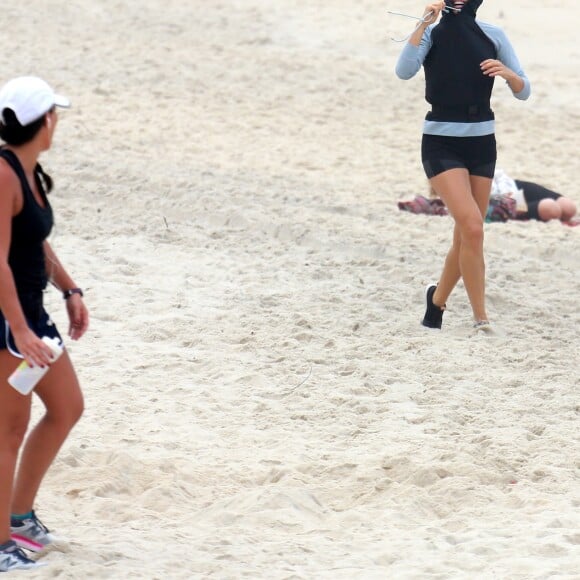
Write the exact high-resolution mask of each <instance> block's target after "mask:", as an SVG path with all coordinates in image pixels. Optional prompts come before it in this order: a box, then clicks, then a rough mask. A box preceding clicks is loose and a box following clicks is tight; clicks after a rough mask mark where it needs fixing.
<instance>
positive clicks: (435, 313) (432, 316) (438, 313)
mask: <svg viewBox="0 0 580 580" xmlns="http://www.w3.org/2000/svg"><path fill="white" fill-rule="evenodd" d="M436 289H437V284H429V286H427V289H426V290H425V301H426V302H427V310H426V311H425V316H424V317H423V321H422V322H421V324H422V325H423V326H426V327H427V328H441V324H442V322H443V313H444V312H445V307H443V308H439V306H437V305H435V304H433V294H435V290H436Z"/></svg>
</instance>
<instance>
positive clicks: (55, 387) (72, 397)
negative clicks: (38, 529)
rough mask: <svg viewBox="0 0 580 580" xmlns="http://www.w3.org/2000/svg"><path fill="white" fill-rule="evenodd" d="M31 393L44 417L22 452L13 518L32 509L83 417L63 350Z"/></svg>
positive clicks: (15, 489) (79, 395)
mask: <svg viewBox="0 0 580 580" xmlns="http://www.w3.org/2000/svg"><path fill="white" fill-rule="evenodd" d="M34 392H35V393H36V394H37V395H38V396H39V397H40V399H41V400H42V402H43V403H44V406H45V408H46V413H45V415H44V417H42V419H41V420H40V422H39V423H38V424H37V425H36V427H35V428H34V429H33V430H32V432H31V433H30V435H29V436H28V439H27V440H26V444H25V445H24V449H23V451H22V457H21V459H20V466H19V468H18V473H17V475H16V482H15V485H14V494H13V496H12V513H16V514H24V513H27V512H29V511H30V510H31V509H32V508H33V506H34V500H35V498H36V494H37V493H38V489H39V487H40V484H41V482H42V479H43V477H44V475H45V474H46V472H47V471H48V468H49V467H50V466H51V464H52V462H53V461H54V458H55V457H56V455H57V453H58V451H59V449H60V447H61V446H62V444H63V443H64V441H65V439H66V438H67V436H68V434H69V433H70V431H71V429H72V428H73V427H74V425H75V424H76V422H77V421H78V420H79V419H80V417H81V415H82V413H83V396H82V393H81V389H80V386H79V382H78V380H77V376H76V373H75V371H74V368H73V366H72V363H71V361H70V358H69V356H68V353H67V352H66V350H65V352H63V354H62V356H61V357H60V358H59V359H58V360H57V361H56V362H55V363H54V364H53V365H52V368H51V369H50V371H49V372H48V373H47V374H46V375H45V376H44V378H43V379H42V380H41V381H40V383H39V384H38V386H37V387H36V389H35V391H34Z"/></svg>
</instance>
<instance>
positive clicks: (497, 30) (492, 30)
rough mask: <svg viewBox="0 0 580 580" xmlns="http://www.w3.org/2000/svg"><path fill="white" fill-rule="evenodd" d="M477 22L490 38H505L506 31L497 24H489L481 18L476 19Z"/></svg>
mask: <svg viewBox="0 0 580 580" xmlns="http://www.w3.org/2000/svg"><path fill="white" fill-rule="evenodd" d="M477 24H478V25H479V28H481V30H483V32H485V33H486V34H487V35H488V36H491V37H492V38H506V33H505V32H504V30H503V28H502V27H501V26H498V25H497V24H491V23H489V22H484V21H483V20H478V21H477Z"/></svg>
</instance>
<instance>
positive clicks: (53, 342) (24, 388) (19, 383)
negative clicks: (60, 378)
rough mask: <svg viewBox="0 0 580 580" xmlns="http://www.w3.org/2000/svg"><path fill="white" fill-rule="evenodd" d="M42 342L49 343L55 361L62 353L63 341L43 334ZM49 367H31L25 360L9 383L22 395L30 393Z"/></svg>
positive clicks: (11, 376)
mask: <svg viewBox="0 0 580 580" xmlns="http://www.w3.org/2000/svg"><path fill="white" fill-rule="evenodd" d="M42 342H44V343H45V344H46V345H48V347H49V348H50V350H51V351H52V358H51V359H50V362H51V363H53V362H54V361H55V360H56V359H57V358H58V357H59V356H60V355H61V354H62V351H63V345H62V342H61V341H60V340H59V339H58V338H49V337H48V336H43V337H42ZM49 368H50V367H49V366H48V365H46V366H45V367H44V368H43V367H31V366H29V365H28V363H27V362H26V361H25V360H23V361H22V362H21V363H20V364H19V365H18V366H17V367H16V370H15V371H14V372H13V373H12V374H11V375H10V376H9V377H8V383H9V384H10V385H11V386H12V387H14V388H15V389H16V390H17V391H18V392H19V393H21V394H22V395H28V394H30V393H31V392H32V390H33V389H34V387H36V385H37V383H38V381H40V379H41V378H42V377H43V376H44V375H45V374H46V373H47V372H48V369H49Z"/></svg>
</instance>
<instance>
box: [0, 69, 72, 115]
mask: <svg viewBox="0 0 580 580" xmlns="http://www.w3.org/2000/svg"><path fill="white" fill-rule="evenodd" d="M55 105H56V106H57V107H70V101H69V100H68V99H67V98H66V97H63V96H61V95H57V94H56V93H55V92H54V91H53V90H52V89H51V88H50V86H49V85H48V84H47V83H46V82H44V81H43V80H42V79H39V78H38V77H17V78H15V79H12V80H10V81H8V82H7V83H6V84H5V85H4V86H3V87H2V89H0V119H2V121H3V122H5V119H4V109H12V111H14V114H15V115H16V118H17V119H18V122H19V123H20V124H21V125H22V126H25V125H29V124H30V123H32V122H33V121H36V120H37V119H40V117H42V115H44V114H45V113H48V111H50V109H52V107H54V106H55Z"/></svg>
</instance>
